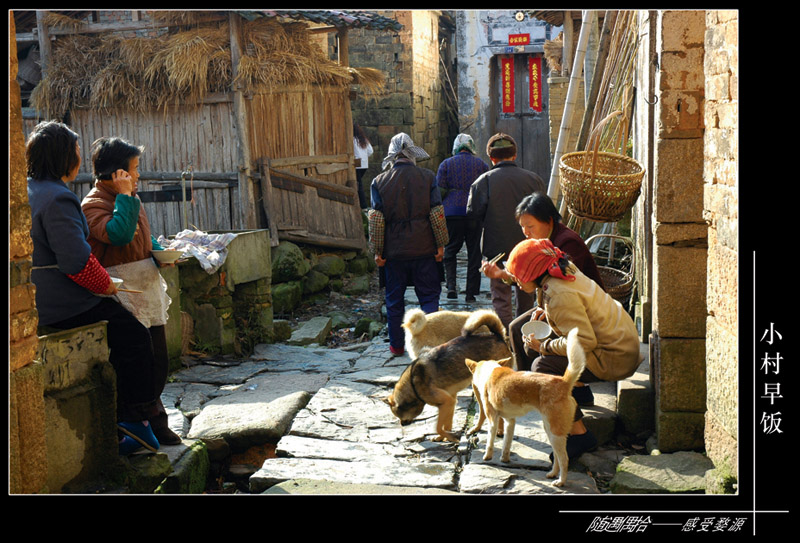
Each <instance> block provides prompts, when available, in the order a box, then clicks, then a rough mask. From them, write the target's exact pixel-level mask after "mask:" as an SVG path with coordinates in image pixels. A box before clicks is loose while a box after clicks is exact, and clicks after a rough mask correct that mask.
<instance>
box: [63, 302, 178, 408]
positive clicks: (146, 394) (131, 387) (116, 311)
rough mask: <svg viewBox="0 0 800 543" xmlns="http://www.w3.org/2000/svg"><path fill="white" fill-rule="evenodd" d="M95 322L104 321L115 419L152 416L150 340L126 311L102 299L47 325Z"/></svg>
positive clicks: (155, 405)
mask: <svg viewBox="0 0 800 543" xmlns="http://www.w3.org/2000/svg"><path fill="white" fill-rule="evenodd" d="M99 321H107V322H108V324H107V325H106V330H107V340H108V347H109V356H108V358H109V362H111V365H112V366H113V368H114V370H115V371H116V374H117V420H119V421H124V422H137V421H142V420H149V419H150V418H153V417H156V416H157V415H158V394H157V389H156V385H155V372H156V370H155V355H154V354H153V343H152V340H151V338H150V333H149V331H148V330H147V328H145V327H144V326H143V325H142V323H140V322H139V321H138V320H136V317H134V316H133V315H132V314H131V313H130V311H128V310H127V309H125V308H124V307H122V306H121V305H120V304H119V303H117V302H116V301H114V300H112V299H111V298H103V299H102V300H100V303H99V304H97V305H96V306H94V307H93V308H92V309H90V310H89V311H86V312H84V313H81V314H80V315H75V316H74V317H70V318H69V319H65V320H63V321H61V322H57V323H54V324H49V325H48V326H52V327H53V328H59V329H62V330H65V329H68V328H77V327H79V326H86V325H88V324H93V323H96V322H99ZM165 346H166V343H165ZM165 379H166V376H165ZM162 386H163V385H162Z"/></svg>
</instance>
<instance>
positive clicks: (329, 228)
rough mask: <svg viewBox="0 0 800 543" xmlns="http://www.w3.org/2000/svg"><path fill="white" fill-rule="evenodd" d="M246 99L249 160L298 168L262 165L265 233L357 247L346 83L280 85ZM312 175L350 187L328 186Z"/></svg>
mask: <svg viewBox="0 0 800 543" xmlns="http://www.w3.org/2000/svg"><path fill="white" fill-rule="evenodd" d="M249 107H250V108H251V113H252V114H251V115H250V118H251V119H252V125H251V129H250V135H251V156H252V157H253V160H255V161H258V162H259V163H260V164H264V163H266V164H270V162H272V164H271V165H272V166H273V167H274V168H275V169H276V170H279V171H282V172H288V173H289V174H294V175H296V176H298V178H295V179H292V178H291V176H288V177H287V176H281V175H280V174H279V173H277V172H275V170H272V172H273V174H272V175H269V173H270V172H269V170H264V169H263V168H262V172H264V173H262V185H261V188H262V198H264V199H265V201H266V203H267V205H266V206H265V207H266V208H267V210H268V215H269V216H270V219H271V225H270V226H271V227H272V228H273V240H274V238H275V230H277V232H278V234H279V236H280V238H281V239H290V240H293V241H300V242H302V241H304V240H305V241H308V242H322V243H325V244H329V245H332V246H336V245H337V244H339V245H341V246H345V247H353V248H363V247H365V244H364V233H363V225H362V221H361V211H360V207H359V205H358V196H357V194H356V192H355V188H354V187H355V167H354V162H353V140H352V138H353V136H352V116H351V111H350V101H349V95H348V89H341V88H320V87H313V88H305V87H302V88H301V87H298V88H291V89H282V90H281V92H276V93H270V94H261V95H258V96H254V97H253V100H251V101H250V104H249ZM265 174H266V175H265ZM300 178H306V182H305V183H304V182H303V179H300ZM314 180H319V181H323V182H325V183H332V184H335V185H337V186H339V187H342V188H344V187H349V189H350V190H336V191H331V192H335V194H331V192H329V191H327V190H326V189H325V188H324V187H320V186H319V185H320V184H317V185H315V184H314ZM265 183H266V184H267V185H266V186H265ZM333 188H335V187H333Z"/></svg>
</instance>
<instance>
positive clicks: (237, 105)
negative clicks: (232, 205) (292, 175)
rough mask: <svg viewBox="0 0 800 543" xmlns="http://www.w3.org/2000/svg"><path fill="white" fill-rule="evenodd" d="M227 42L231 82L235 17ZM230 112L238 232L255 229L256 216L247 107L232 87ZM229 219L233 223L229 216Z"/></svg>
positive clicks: (237, 31)
mask: <svg viewBox="0 0 800 543" xmlns="http://www.w3.org/2000/svg"><path fill="white" fill-rule="evenodd" d="M228 20H229V22H230V39H231V71H232V75H233V77H232V78H233V79H234V80H235V79H236V76H237V75H238V72H239V59H241V57H242V40H241V38H242V19H241V17H240V16H239V15H237V14H236V13H230V14H229V19H228ZM231 91H232V92H233V111H234V115H235V117H236V136H237V140H238V141H237V145H236V149H237V155H238V161H239V167H238V177H239V205H238V209H239V213H238V215H236V219H235V221H236V224H237V229H255V228H258V213H257V212H256V204H257V202H256V191H255V186H254V184H253V180H252V178H251V175H250V169H251V166H250V131H249V129H248V125H247V123H248V120H247V104H246V103H245V98H244V95H243V94H242V89H241V87H240V86H239V85H234V88H233V89H231ZM231 219H234V217H233V216H232V217H231Z"/></svg>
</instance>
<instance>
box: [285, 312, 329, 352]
mask: <svg viewBox="0 0 800 543" xmlns="http://www.w3.org/2000/svg"><path fill="white" fill-rule="evenodd" d="M331 323H332V320H331V318H330V317H314V318H312V319H309V320H308V321H306V322H304V323H303V324H302V325H301V326H300V328H298V329H297V330H295V331H294V333H293V334H292V337H291V338H289V341H287V343H288V344H289V345H311V344H312V343H317V344H319V345H324V344H325V340H326V339H327V338H328V334H329V333H330V331H331Z"/></svg>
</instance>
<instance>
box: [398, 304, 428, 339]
mask: <svg viewBox="0 0 800 543" xmlns="http://www.w3.org/2000/svg"><path fill="white" fill-rule="evenodd" d="M427 324H428V318H427V317H426V316H425V312H424V311H423V310H422V309H419V308H418V307H415V308H414V309H409V310H408V311H406V314H405V315H404V316H403V324H402V326H403V328H405V329H406V330H408V332H409V334H411V335H412V336H416V335H418V334H420V333H422V331H423V330H424V329H425V326H427Z"/></svg>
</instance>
